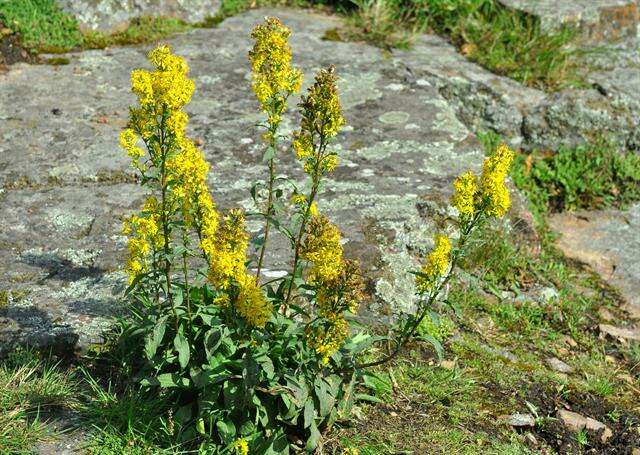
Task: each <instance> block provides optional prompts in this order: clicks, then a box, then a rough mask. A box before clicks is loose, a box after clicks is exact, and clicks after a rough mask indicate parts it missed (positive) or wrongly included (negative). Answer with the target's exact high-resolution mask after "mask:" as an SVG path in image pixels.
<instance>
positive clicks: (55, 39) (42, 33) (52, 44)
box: [0, 0, 82, 52]
mask: <svg viewBox="0 0 640 455" xmlns="http://www.w3.org/2000/svg"><path fill="white" fill-rule="evenodd" d="M0 22H3V23H4V24H5V25H6V26H7V27H9V28H10V29H12V30H14V31H15V32H18V33H19V34H20V36H21V37H22V44H23V45H24V47H25V48H26V49H28V50H29V51H31V52H51V51H57V50H60V49H73V48H75V47H78V46H80V45H81V44H82V34H81V33H80V29H79V28H78V23H77V21H76V20H75V19H74V18H73V17H72V16H71V15H69V14H67V13H65V12H64V11H62V10H61V9H60V7H59V6H58V5H57V4H56V3H55V2H54V1H53V0H0Z"/></svg>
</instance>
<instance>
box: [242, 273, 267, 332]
mask: <svg viewBox="0 0 640 455" xmlns="http://www.w3.org/2000/svg"><path fill="white" fill-rule="evenodd" d="M237 281H238V283H239V285H240V290H239V292H238V298H237V300H236V303H235V308H236V310H237V311H238V313H240V315H241V316H242V317H243V319H244V320H245V321H246V322H247V324H249V325H250V326H252V327H264V326H265V324H266V323H267V321H268V320H269V318H270V317H271V313H272V312H273V306H272V305H271V304H270V303H269V302H268V301H267V299H266V298H265V296H264V294H263V293H262V290H261V289H260V286H258V283H257V282H256V277H255V276H253V275H246V274H245V275H244V276H243V277H242V278H240V279H238V280H237Z"/></svg>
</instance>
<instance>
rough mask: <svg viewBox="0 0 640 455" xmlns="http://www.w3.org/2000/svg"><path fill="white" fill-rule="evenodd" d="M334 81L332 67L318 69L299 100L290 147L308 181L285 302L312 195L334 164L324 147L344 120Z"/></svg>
mask: <svg viewBox="0 0 640 455" xmlns="http://www.w3.org/2000/svg"><path fill="white" fill-rule="evenodd" d="M336 82H337V76H336V73H335V69H334V68H333V67H330V68H328V69H323V70H320V72H319V73H318V74H317V75H316V77H315V81H314V83H313V85H312V86H311V87H309V90H308V92H307V95H306V96H303V97H302V101H301V103H300V113H301V115H302V121H301V123H300V130H299V131H297V132H296V133H294V140H293V149H294V151H295V153H296V157H297V158H298V160H299V161H300V162H301V163H302V164H303V169H304V172H305V173H306V174H307V175H308V177H309V180H310V183H311V185H310V191H309V194H308V195H306V197H305V200H304V203H303V204H302V221H301V223H300V227H299V229H298V233H297V235H296V237H295V241H294V256H293V268H292V272H291V280H290V281H289V286H288V288H287V295H286V298H285V303H289V300H290V298H291V292H292V290H293V282H294V278H295V277H296V276H298V275H299V273H298V266H299V261H300V247H301V245H302V238H303V235H304V233H305V230H306V228H307V223H309V220H310V219H311V217H312V216H314V215H313V213H314V212H315V211H316V209H315V199H316V196H317V195H318V191H319V189H320V184H321V182H322V178H323V177H324V176H325V175H326V174H328V173H330V172H332V171H333V170H334V169H335V168H336V166H337V165H338V156H337V154H336V152H334V151H332V150H330V149H328V145H329V141H330V140H331V139H332V138H334V137H335V136H336V135H337V134H338V132H339V131H340V128H341V127H342V126H343V125H344V122H345V121H344V117H343V116H342V106H341V105H340V98H339V96H338V88H337V85H336Z"/></svg>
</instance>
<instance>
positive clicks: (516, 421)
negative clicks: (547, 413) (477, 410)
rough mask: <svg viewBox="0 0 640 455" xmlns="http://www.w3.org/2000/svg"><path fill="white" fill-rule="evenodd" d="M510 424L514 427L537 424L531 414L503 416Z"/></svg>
mask: <svg viewBox="0 0 640 455" xmlns="http://www.w3.org/2000/svg"><path fill="white" fill-rule="evenodd" d="M500 418H501V419H502V420H504V421H505V422H506V423H507V424H508V425H511V426H512V427H532V426H534V425H535V419H534V418H533V416H532V415H531V414H518V413H516V414H511V415H507V416H501V417H500Z"/></svg>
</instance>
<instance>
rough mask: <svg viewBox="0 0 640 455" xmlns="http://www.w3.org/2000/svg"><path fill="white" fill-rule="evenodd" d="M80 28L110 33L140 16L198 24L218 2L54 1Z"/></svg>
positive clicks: (214, 10)
mask: <svg viewBox="0 0 640 455" xmlns="http://www.w3.org/2000/svg"><path fill="white" fill-rule="evenodd" d="M57 1H58V3H59V4H60V6H61V7H62V9H64V10H65V11H67V12H69V13H70V14H72V15H73V16H75V17H76V19H78V22H79V23H80V26H81V28H85V29H90V30H100V31H106V32H111V31H115V30H118V29H122V28H124V27H126V26H127V24H128V23H129V21H130V20H131V19H134V18H137V17H140V16H167V17H176V18H179V19H182V20H184V21H187V22H200V21H202V20H203V19H205V18H206V17H213V16H215V15H216V13H217V12H218V8H219V7H220V0H57Z"/></svg>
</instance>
